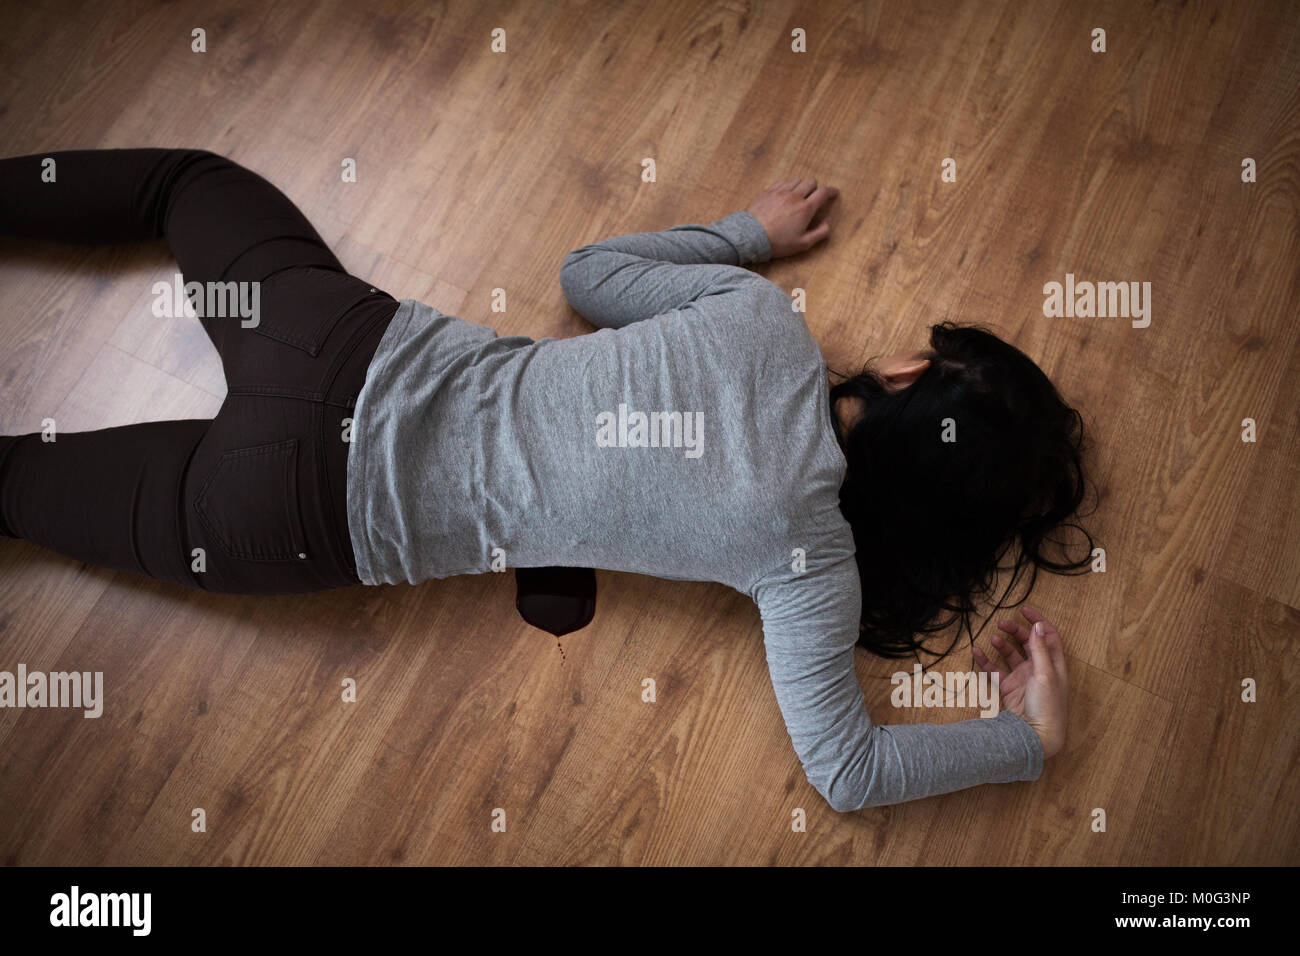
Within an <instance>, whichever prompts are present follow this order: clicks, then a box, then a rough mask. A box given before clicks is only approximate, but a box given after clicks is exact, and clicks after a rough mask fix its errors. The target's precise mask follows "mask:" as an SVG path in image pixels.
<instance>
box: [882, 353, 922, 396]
mask: <svg viewBox="0 0 1300 956" xmlns="http://www.w3.org/2000/svg"><path fill="white" fill-rule="evenodd" d="M929 367H930V360H929V359H928V358H915V357H910V358H906V359H898V360H896V361H894V362H891V363H889V365H888V367H886V368H881V369H878V371H879V372H880V375H881V377H882V378H883V379H884V380H885V384H886V385H888V386H889V387H890V388H891V389H893V390H894V391H896V392H897V391H900V390H902V389H904V388H907V386H909V385H911V384H912V383H913V382H915V381H916V380H917V379H918V378H920V377H921V373H922V372H924V371H925V370H926V369H927V368H929Z"/></svg>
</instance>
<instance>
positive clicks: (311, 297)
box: [251, 266, 392, 356]
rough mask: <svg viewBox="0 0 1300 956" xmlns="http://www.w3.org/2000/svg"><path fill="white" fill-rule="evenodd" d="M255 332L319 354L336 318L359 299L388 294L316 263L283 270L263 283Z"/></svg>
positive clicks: (309, 352)
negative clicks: (317, 265) (322, 267)
mask: <svg viewBox="0 0 1300 956" xmlns="http://www.w3.org/2000/svg"><path fill="white" fill-rule="evenodd" d="M260 295H261V298H260V315H259V316H258V320H257V324H256V325H254V326H251V328H252V329H253V331H254V332H257V333H258V334H259V335H265V336H267V337H268V338H272V339H275V340H276V341H277V342H283V343H284V344H285V345H291V346H293V347H294V348H296V349H301V350H302V351H304V352H306V353H307V354H308V355H312V356H315V355H319V354H320V351H321V349H322V348H324V346H325V340H326V339H328V338H329V334H330V333H331V332H332V331H334V327H335V326H336V325H338V323H339V320H340V319H342V318H343V316H344V315H346V314H347V312H348V310H349V309H351V308H352V307H353V306H354V305H356V304H357V303H358V302H361V301H364V300H365V299H367V298H370V297H372V296H387V297H388V298H392V297H391V296H388V295H387V293H385V292H380V291H379V290H377V289H375V288H374V287H373V286H372V285H370V283H368V282H366V281H365V280H364V279H358V278H357V277H356V276H353V275H349V274H348V273H346V272H335V271H334V270H332V269H321V268H317V267H315V266H307V267H303V268H295V269H286V270H284V271H283V272H277V273H276V274H275V275H273V276H271V277H270V278H268V279H267V280H266V281H265V282H263V283H262V285H261V289H260Z"/></svg>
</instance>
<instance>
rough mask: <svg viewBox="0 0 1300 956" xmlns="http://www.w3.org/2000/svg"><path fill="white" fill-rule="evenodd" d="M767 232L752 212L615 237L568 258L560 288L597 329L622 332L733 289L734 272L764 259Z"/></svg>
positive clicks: (561, 276)
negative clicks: (611, 329) (657, 316)
mask: <svg viewBox="0 0 1300 956" xmlns="http://www.w3.org/2000/svg"><path fill="white" fill-rule="evenodd" d="M769 253H770V249H769V247H768V244H767V235H766V233H765V232H764V231H763V227H762V226H760V225H759V224H758V221H757V220H755V219H754V218H753V217H752V216H750V215H749V214H748V213H746V212H737V213H733V214H732V215H730V216H727V217H725V218H723V219H719V220H718V221H716V222H714V223H711V224H710V225H707V226H700V225H686V226H674V227H673V228H671V229H666V230H664V231H663V232H650V233H634V234H632V235H626V236H616V237H614V238H611V239H606V240H604V241H602V242H598V243H594V244H592V245H588V246H583V247H582V248H581V249H576V250H574V251H573V252H571V253H569V255H568V257H567V258H566V259H565V261H564V266H563V268H562V269H561V270H560V284H561V287H562V288H563V289H564V295H565V297H566V298H567V299H568V300H569V303H570V304H571V305H572V306H573V307H574V309H576V310H577V311H578V313H579V314H581V315H582V316H583V318H585V319H587V320H588V321H589V322H591V323H592V324H593V325H597V326H601V327H613V328H618V327H621V326H624V325H628V324H629V323H632V322H637V321H641V320H643V319H648V318H652V317H654V316H656V315H660V314H662V313H664V312H668V311H671V310H673V309H678V308H681V307H683V306H685V305H686V304H688V303H690V302H693V301H694V300H695V299H697V298H699V297H700V296H702V295H706V294H708V293H710V292H712V291H718V290H720V289H722V288H724V287H727V286H728V285H729V284H734V283H735V282H736V281H738V279H739V278H740V277H738V276H737V274H736V267H738V266H744V265H748V264H750V263H754V262H765V261H767V259H768V256H769Z"/></svg>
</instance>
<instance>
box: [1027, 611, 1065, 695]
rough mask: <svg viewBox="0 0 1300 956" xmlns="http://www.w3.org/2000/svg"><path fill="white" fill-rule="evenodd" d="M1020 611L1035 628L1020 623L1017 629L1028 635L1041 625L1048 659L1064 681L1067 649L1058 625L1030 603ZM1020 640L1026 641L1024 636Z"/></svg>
mask: <svg viewBox="0 0 1300 956" xmlns="http://www.w3.org/2000/svg"><path fill="white" fill-rule="evenodd" d="M1020 613H1021V614H1023V615H1024V616H1025V617H1026V619H1028V620H1029V622H1030V623H1031V624H1032V625H1033V630H1032V631H1030V630H1029V629H1027V628H1024V627H1022V626H1020V625H1019V624H1017V625H1016V627H1017V629H1018V630H1019V631H1022V632H1025V633H1026V635H1028V634H1031V633H1033V632H1034V631H1038V630H1039V628H1040V627H1041V629H1042V630H1041V635H1042V638H1043V647H1044V648H1045V649H1046V651H1047V657H1048V659H1049V660H1050V661H1051V662H1052V669H1053V670H1054V671H1056V675H1057V676H1058V677H1060V678H1061V680H1062V681H1064V680H1065V649H1064V648H1063V647H1062V645H1061V635H1060V632H1058V631H1057V630H1056V625H1055V624H1053V623H1052V622H1051V621H1049V620H1048V619H1047V618H1045V617H1043V615H1042V614H1041V613H1040V612H1039V611H1038V609H1037V608H1035V607H1031V606H1030V605H1028V604H1025V605H1022V606H1021V608H1020ZM1016 636H1017V637H1020V635H1019V634H1017V635H1016ZM1020 641H1021V643H1024V638H1020Z"/></svg>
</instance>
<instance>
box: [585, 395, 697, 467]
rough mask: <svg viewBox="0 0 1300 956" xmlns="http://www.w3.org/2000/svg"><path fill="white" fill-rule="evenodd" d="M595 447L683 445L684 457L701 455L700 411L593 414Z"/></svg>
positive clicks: (622, 409) (623, 409) (621, 407)
mask: <svg viewBox="0 0 1300 956" xmlns="http://www.w3.org/2000/svg"><path fill="white" fill-rule="evenodd" d="M596 447H597V448H685V449H686V452H685V455H686V457H687V458H699V457H700V456H701V455H703V454H704V413H703V412H650V413H649V414H646V413H645V412H636V411H633V412H629V411H628V410H627V405H626V404H620V405H619V406H618V414H615V413H614V412H601V413H600V414H599V415H597V416H596Z"/></svg>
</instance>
